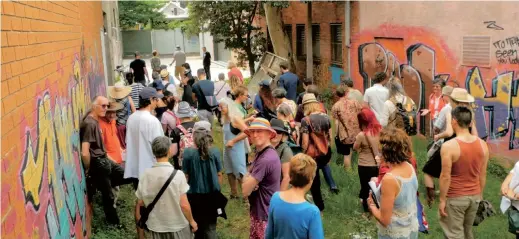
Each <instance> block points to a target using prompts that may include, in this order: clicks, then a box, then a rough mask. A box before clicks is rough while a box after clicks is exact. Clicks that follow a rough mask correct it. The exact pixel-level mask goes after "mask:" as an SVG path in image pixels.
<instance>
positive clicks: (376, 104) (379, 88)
mask: <svg viewBox="0 0 519 239" xmlns="http://www.w3.org/2000/svg"><path fill="white" fill-rule="evenodd" d="M372 81H373V83H374V85H373V86H372V87H370V88H368V89H367V90H366V92H364V104H365V105H366V106H369V107H370V108H371V110H372V111H373V113H375V116H376V117H377V120H378V122H381V121H382V113H383V111H384V107H385V106H384V103H385V102H386V100H387V99H388V98H389V90H388V89H387V88H386V87H385V86H384V85H385V84H386V83H387V81H388V79H387V75H386V73H384V72H377V73H375V76H374V77H373V79H372Z"/></svg>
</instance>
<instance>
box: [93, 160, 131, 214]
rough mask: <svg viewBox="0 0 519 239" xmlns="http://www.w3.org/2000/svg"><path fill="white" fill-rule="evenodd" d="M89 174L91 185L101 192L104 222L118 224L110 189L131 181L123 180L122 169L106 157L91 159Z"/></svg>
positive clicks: (113, 196)
mask: <svg viewBox="0 0 519 239" xmlns="http://www.w3.org/2000/svg"><path fill="white" fill-rule="evenodd" d="M89 174H90V180H91V182H92V185H93V186H94V187H95V188H96V189H97V190H99V191H100V192H101V195H102V199H103V209H104V211H105V216H106V221H107V222H108V223H110V224H119V223H120V221H119V217H118V216H117V210H116V209H115V207H114V200H115V195H114V193H113V191H112V188H113V187H116V186H119V185H123V184H129V183H132V179H130V178H129V179H124V178H123V176H124V169H123V168H122V167H121V166H120V165H118V164H116V163H115V162H114V161H112V160H110V159H108V158H107V157H100V158H92V159H91V160H90V170H89Z"/></svg>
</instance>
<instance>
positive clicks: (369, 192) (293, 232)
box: [80, 51, 519, 239]
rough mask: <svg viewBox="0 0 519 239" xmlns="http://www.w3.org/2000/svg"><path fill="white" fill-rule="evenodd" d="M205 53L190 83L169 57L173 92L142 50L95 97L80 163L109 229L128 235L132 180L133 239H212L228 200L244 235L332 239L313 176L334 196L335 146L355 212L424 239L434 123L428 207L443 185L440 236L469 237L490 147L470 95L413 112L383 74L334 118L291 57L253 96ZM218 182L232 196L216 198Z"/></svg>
mask: <svg viewBox="0 0 519 239" xmlns="http://www.w3.org/2000/svg"><path fill="white" fill-rule="evenodd" d="M204 52H205V51H204ZM176 54H177V53H176ZM179 54H180V53H179ZM208 54H209V53H207V54H205V53H204V68H201V69H198V70H197V71H196V76H195V75H193V73H192V71H191V68H190V65H189V63H187V62H186V61H185V55H184V56H183V57H182V56H180V57H179V58H178V59H176V60H174V61H173V62H172V64H173V63H175V62H176V67H175V75H174V77H178V81H179V82H180V83H178V84H177V82H176V81H175V80H174V79H173V76H171V74H169V72H168V71H167V66H164V65H160V61H159V62H157V61H158V60H157V58H156V56H157V54H156V52H154V56H155V57H154V58H152V61H151V65H152V69H153V74H152V78H153V81H152V83H151V84H148V83H149V82H146V80H145V77H146V78H147V77H148V74H147V72H146V70H145V69H146V67H145V63H144V61H143V60H141V59H140V57H139V53H136V54H135V56H136V60H135V61H134V62H132V69H133V67H137V68H136V69H133V70H132V73H130V74H127V79H126V80H127V82H128V86H125V85H124V84H116V85H115V86H113V87H110V88H109V90H108V96H109V98H107V97H104V96H97V97H95V98H94V99H93V101H92V109H91V111H89V112H88V113H87V114H86V115H85V117H84V118H83V120H82V123H81V126H80V138H81V142H82V144H81V145H82V150H81V152H82V155H81V156H82V157H81V158H82V160H83V163H84V166H85V169H86V172H87V175H88V185H89V190H88V192H89V196H90V197H91V196H92V194H93V193H94V192H95V190H98V191H100V192H101V194H102V201H103V208H104V212H105V215H106V220H107V222H108V223H109V224H114V225H117V226H120V221H119V217H118V215H117V211H116V207H117V203H116V199H117V194H118V186H120V185H123V184H133V187H134V190H135V195H136V207H135V220H136V221H135V222H136V225H137V226H136V228H137V233H138V235H139V238H145V237H150V238H192V236H193V234H194V237H195V238H216V223H217V218H218V217H223V218H226V217H227V214H226V212H225V205H226V203H227V200H228V199H230V200H239V201H242V202H243V205H244V207H248V208H249V212H250V238H254V239H255V238H324V237H325V236H324V231H323V225H322V216H323V213H322V212H323V210H324V209H325V200H324V198H323V197H322V191H321V177H320V174H319V172H320V171H322V172H323V176H324V179H325V181H326V184H327V185H328V187H329V189H330V191H331V192H332V193H336V194H338V193H339V187H338V185H337V184H336V183H335V180H334V179H333V176H332V173H331V167H330V165H329V164H330V160H331V158H332V147H331V146H332V141H333V142H334V144H335V146H336V149H337V153H338V154H341V155H343V163H344V169H345V173H348V172H350V171H351V170H352V165H353V163H352V155H353V151H355V152H357V155H358V163H357V170H358V175H359V185H360V191H359V194H358V197H359V201H360V205H361V207H362V209H363V210H364V212H365V215H366V216H369V215H372V216H373V217H374V218H375V219H376V220H377V222H378V223H377V225H378V236H379V238H417V237H418V234H419V232H426V231H427V228H428V224H427V221H426V217H425V213H424V212H423V207H422V205H421V203H420V199H419V197H418V196H419V195H418V177H417V170H418V166H417V163H416V159H415V156H414V153H413V147H412V144H411V139H410V135H414V134H416V120H417V118H418V117H419V116H420V115H422V116H425V115H427V114H428V115H429V117H430V119H431V120H430V122H431V131H432V132H433V138H434V144H433V145H432V146H431V147H430V150H429V153H428V156H429V160H428V162H427V164H426V165H425V166H424V168H423V171H424V172H425V178H424V182H425V185H426V187H427V201H428V205H429V206H430V205H431V203H432V202H433V201H434V200H435V198H436V194H438V192H437V191H436V190H435V186H434V181H433V178H439V214H440V226H441V228H442V229H443V232H444V235H445V237H446V238H473V234H472V225H473V222H474V219H475V218H476V216H477V215H476V212H477V209H478V206H479V204H480V202H481V201H482V200H483V189H484V187H485V182H486V168H487V163H488V158H489V151H488V148H487V145H486V143H485V142H484V141H483V140H481V139H479V138H478V137H477V133H476V132H477V131H476V130H475V127H474V125H475V118H474V117H473V111H472V107H471V103H473V102H474V98H473V97H472V96H471V95H470V94H468V92H467V91H466V90H465V89H462V88H453V87H451V86H445V83H444V82H443V81H442V80H441V79H435V82H434V85H435V87H434V91H433V94H432V95H431V96H430V102H431V104H430V105H429V109H428V110H425V111H422V112H418V113H417V109H416V108H417V107H416V105H415V103H414V102H413V100H412V99H411V98H410V97H409V96H408V95H407V94H406V92H405V91H404V90H403V87H402V83H401V82H400V79H398V77H396V76H388V75H386V73H384V72H379V73H376V74H375V75H374V77H373V78H372V79H371V81H372V83H373V86H372V87H370V88H368V89H367V90H366V91H365V93H364V95H363V94H362V93H361V92H360V91H359V90H357V89H355V87H354V85H353V81H352V80H350V79H346V80H343V81H342V82H341V85H340V86H338V87H337V89H336V91H335V94H336V96H337V98H338V100H337V101H336V102H335V104H334V105H333V107H331V109H330V111H329V110H328V109H327V108H326V107H325V105H324V104H323V102H322V100H321V99H320V98H319V89H318V88H317V86H316V85H314V82H313V80H312V79H311V78H306V79H302V80H300V79H299V77H298V76H297V75H296V74H294V73H292V72H290V70H289V66H288V63H286V62H282V63H281V64H280V69H281V71H282V72H281V76H280V78H279V80H278V81H277V82H274V81H273V80H270V79H266V80H263V81H261V82H260V83H259V85H260V88H259V92H258V94H257V95H256V96H255V98H254V100H251V98H250V96H249V92H248V89H247V87H246V86H245V85H244V82H243V76H242V75H241V72H240V71H239V69H238V68H237V67H236V64H234V63H232V62H230V63H229V74H228V75H227V76H228V79H227V80H228V81H225V75H224V74H220V75H219V76H218V80H217V81H216V82H214V81H211V80H210V79H208V78H207V76H208V75H209V72H208V68H206V67H205V66H206V64H207V63H206V59H205V57H209V58H210V55H208ZM180 55H181V54H180ZM209 62H210V61H209ZM141 67H142V68H141ZM300 81H301V82H302V84H303V88H304V92H301V93H299V94H298V92H297V85H298V84H299V82H300ZM227 82H229V83H227ZM222 90H223V92H222ZM332 121H333V122H332ZM220 126H221V130H222V132H223V138H222V141H223V144H224V147H223V148H217V147H215V145H214V141H215V139H214V134H213V133H212V132H213V131H214V130H215V129H216V127H220ZM224 175H226V176H227V180H228V182H227V183H228V184H229V187H230V194H229V195H223V194H222V192H221V188H222V184H223V183H224V182H223V181H224V180H223V176H224ZM514 175H515V174H513V173H511V176H509V177H508V178H507V181H505V182H504V183H503V187H502V192H503V194H504V195H510V194H512V196H511V198H515V197H516V196H515V193H514V192H513V191H514V190H516V189H515V186H516V185H517V184H519V183H517V182H519V179H516V178H515V176H514ZM512 179H513V180H512ZM512 183H513V185H514V186H512ZM510 190H512V193H511V192H510ZM309 195H311V196H309ZM310 198H311V200H310ZM309 201H312V202H313V203H310V202H309ZM516 211H517V210H516Z"/></svg>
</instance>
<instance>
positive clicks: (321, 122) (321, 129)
mask: <svg viewBox="0 0 519 239" xmlns="http://www.w3.org/2000/svg"><path fill="white" fill-rule="evenodd" d="M308 120H309V121H310V122H308ZM309 123H310V124H311V126H310V124H309ZM330 128H331V124H330V117H328V115H326V114H311V115H309V116H307V117H305V118H303V120H301V134H310V133H312V132H314V133H326V134H328V132H329V130H330ZM301 138H303V137H301ZM310 142H311V140H310Z"/></svg>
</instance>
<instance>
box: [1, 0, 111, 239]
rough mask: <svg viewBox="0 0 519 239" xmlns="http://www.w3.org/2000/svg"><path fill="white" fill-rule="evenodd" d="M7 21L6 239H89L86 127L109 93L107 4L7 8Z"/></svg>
mask: <svg viewBox="0 0 519 239" xmlns="http://www.w3.org/2000/svg"><path fill="white" fill-rule="evenodd" d="M1 20H2V24H1V25H2V26H1V30H2V31H1V47H2V48H1V52H2V54H1V55H2V60H1V72H2V75H1V99H2V100H1V101H2V102H1V104H0V107H1V127H2V128H1V129H2V130H1V137H2V138H1V140H2V147H1V156H2V163H1V167H2V168H1V174H2V180H1V183H2V184H1V203H2V204H1V208H2V215H1V216H2V217H1V218H2V223H1V226H2V228H1V231H2V233H1V237H2V238H71V237H75V238H84V237H88V232H89V230H88V228H89V225H90V223H89V222H88V218H89V217H88V216H87V214H88V213H87V210H86V185H85V177H84V173H83V168H82V165H81V163H80V156H79V152H80V151H79V146H80V145H79V132H78V125H79V120H80V117H81V116H82V115H83V113H84V112H85V111H86V109H87V108H88V107H89V102H90V99H91V98H92V97H93V96H95V95H97V94H105V93H106V89H105V88H106V86H105V85H106V84H105V82H104V77H103V65H102V62H103V61H102V53H101V41H100V34H99V33H100V29H101V28H102V25H103V18H102V11H101V2H75V1H71V2H64V1H59V2H46V1H32V2H26V1H23V2H21V1H20V2H15V1H2V15H1Z"/></svg>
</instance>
